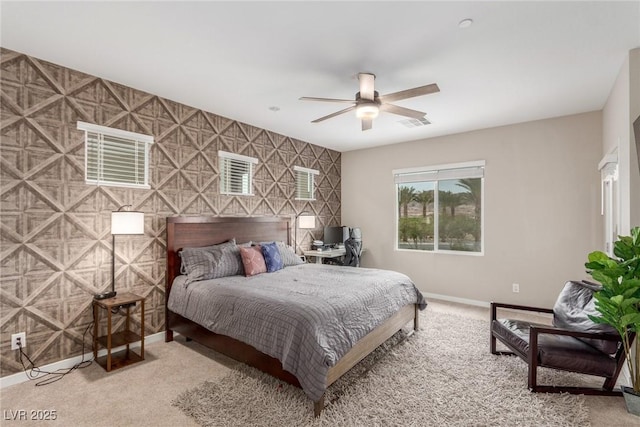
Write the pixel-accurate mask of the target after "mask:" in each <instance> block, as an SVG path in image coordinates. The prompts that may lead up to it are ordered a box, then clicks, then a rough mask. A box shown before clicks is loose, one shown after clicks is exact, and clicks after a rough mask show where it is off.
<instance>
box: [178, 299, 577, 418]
mask: <svg viewBox="0 0 640 427" xmlns="http://www.w3.org/2000/svg"><path fill="white" fill-rule="evenodd" d="M425 323H426V325H425V328H424V330H422V331H420V332H419V333H418V334H415V335H414V336H412V337H409V338H408V339H407V340H405V341H403V342H401V343H400V344H398V345H397V346H395V347H393V348H392V349H391V350H390V351H389V350H387V351H377V352H374V354H373V355H372V356H373V357H374V358H379V359H380V360H378V361H377V363H375V364H372V363H368V361H367V360H365V361H363V362H361V365H364V364H366V365H370V370H365V372H366V373H365V375H362V376H359V377H358V376H355V377H353V378H351V379H350V380H348V381H346V383H347V384H344V382H343V383H342V384H339V385H338V391H337V394H338V395H340V397H339V399H337V400H336V401H335V402H334V403H333V404H330V405H328V406H327V407H326V408H325V410H324V411H323V413H322V415H321V416H320V418H319V419H314V418H313V416H312V405H311V402H310V401H309V400H308V399H306V397H305V395H304V393H301V392H300V390H299V389H297V388H295V387H291V386H289V385H287V384H285V383H282V382H280V381H277V380H274V379H273V378H272V377H269V376H266V375H263V374H258V373H256V371H255V370H250V369H242V370H239V371H233V372H230V373H229V374H228V375H227V376H226V377H224V378H222V379H220V380H218V381H216V382H205V383H204V384H203V385H201V386H199V387H196V388H194V389H192V390H190V391H189V392H187V393H183V394H182V395H181V396H180V397H179V398H178V399H176V401H175V404H176V405H177V406H178V407H180V408H181V409H183V411H184V412H185V413H187V414H189V415H191V416H193V417H194V418H195V419H196V421H197V422H198V423H199V424H200V425H203V426H231V425H234V423H236V422H237V423H239V424H241V425H247V426H264V427H267V426H274V425H313V426H335V425H354V426H362V425H367V424H369V423H371V422H372V421H374V420H375V423H377V424H380V425H385V426H388V425H400V426H409V425H419V426H442V425H446V426H460V427H462V426H468V425H469V424H475V425H482V426H514V425H519V426H540V425H544V426H576V427H577V426H585V425H588V424H589V415H588V410H587V408H586V406H585V402H584V397H583V396H575V395H549V394H534V393H530V392H529V391H528V390H527V388H526V380H525V379H526V376H527V375H526V366H525V365H524V364H523V363H521V361H519V360H517V359H516V358H514V357H499V356H494V355H491V354H490V353H489V352H487V349H486V340H487V336H488V321H487V320H476V319H470V318H468V317H462V316H458V315H456V314H450V313H446V314H445V313H439V312H434V311H432V310H428V311H427V316H426V319H425ZM384 354H386V357H381V356H382V355H384ZM578 379H579V378H577V376H575V375H571V374H567V373H563V372H559V371H554V370H547V369H545V370H541V372H540V380H541V383H544V384H567V383H575V382H576V381H577V380H578ZM331 394H332V395H333V394H336V393H335V392H334V393H331ZM243 402H251V403H250V404H249V405H247V406H246V407H244V406H243Z"/></svg>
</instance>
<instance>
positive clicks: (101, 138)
mask: <svg viewBox="0 0 640 427" xmlns="http://www.w3.org/2000/svg"><path fill="white" fill-rule="evenodd" d="M77 128H78V129H79V130H84V131H85V182H86V183H87V184H92V185H110V186H118V187H133V188H146V189H148V188H151V187H150V185H149V150H150V146H151V144H153V137H152V136H149V135H143V134H139V133H135V132H128V131H124V130H121V129H114V128H109V127H106V126H99V125H94V124H91V123H85V122H78V125H77Z"/></svg>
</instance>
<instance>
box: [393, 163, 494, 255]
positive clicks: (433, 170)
mask: <svg viewBox="0 0 640 427" xmlns="http://www.w3.org/2000/svg"><path fill="white" fill-rule="evenodd" d="M456 169H470V170H471V169H482V176H481V177H469V176H464V174H459V175H458V176H457V175H456V173H455V172H454V171H455V170H456ZM485 170H486V161H485V160H475V161H469V162H461V163H447V164H441V165H431V166H423V167H413V168H404V169H394V170H392V177H393V186H394V193H395V195H394V200H395V203H394V218H395V221H394V243H393V245H394V248H393V249H394V250H395V251H400V252H412V253H431V254H454V255H467V256H484V254H485V246H484V244H485V243H484V237H485V227H484V217H485V211H486V207H485V197H484V193H485V191H484V187H485V177H486V175H485ZM410 174H425V178H426V177H427V175H431V176H432V177H434V178H435V179H430V180H429V179H424V180H421V181H416V182H434V195H435V194H439V185H438V184H439V181H446V180H454V179H464V178H479V179H480V193H481V194H480V206H481V215H480V251H477V252H473V251H456V250H451V249H440V248H439V247H438V246H439V240H440V239H439V234H438V233H439V223H440V218H439V215H440V213H439V212H440V206H439V205H440V203H439V199H440V198H439V197H434V202H433V210H434V248H433V250H420V249H410V248H399V247H398V241H399V240H398V239H399V224H400V216H399V209H398V206H399V203H400V201H399V199H398V186H399V185H400V184H402V182H398V176H399V175H410ZM438 175H442V177H441V178H439V177H438ZM405 182H408V181H405Z"/></svg>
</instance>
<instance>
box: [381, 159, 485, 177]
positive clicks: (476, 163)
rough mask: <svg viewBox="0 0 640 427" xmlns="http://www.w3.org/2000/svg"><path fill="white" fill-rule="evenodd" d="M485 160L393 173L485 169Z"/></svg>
mask: <svg viewBox="0 0 640 427" xmlns="http://www.w3.org/2000/svg"><path fill="white" fill-rule="evenodd" d="M485 165H486V161H485V160H474V161H470V162H462V163H448V164H444V165H433V166H422V167H417V168H404V169H394V170H392V171H391V173H392V174H393V175H398V174H403V173H417V172H430V171H438V170H441V169H463V168H473V167H485Z"/></svg>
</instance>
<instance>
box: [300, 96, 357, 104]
mask: <svg viewBox="0 0 640 427" xmlns="http://www.w3.org/2000/svg"><path fill="white" fill-rule="evenodd" d="M298 99H299V100H300V101H320V102H350V103H353V99H335V98H314V97H312V96H303V97H301V98H298Z"/></svg>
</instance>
